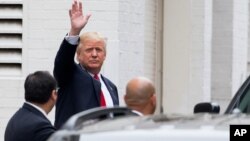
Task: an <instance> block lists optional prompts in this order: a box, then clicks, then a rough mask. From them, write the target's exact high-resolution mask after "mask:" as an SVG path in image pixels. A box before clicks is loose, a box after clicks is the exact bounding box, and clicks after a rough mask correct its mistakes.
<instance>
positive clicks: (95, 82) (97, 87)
mask: <svg viewBox="0 0 250 141" xmlns="http://www.w3.org/2000/svg"><path fill="white" fill-rule="evenodd" d="M78 66H79V68H80V69H81V70H82V72H83V73H86V75H87V76H89V77H90V78H91V80H92V83H93V86H94V90H95V95H96V98H97V100H98V103H100V92H101V83H100V82H99V81H98V80H95V78H93V77H92V76H91V75H90V74H89V73H88V71H87V70H86V69H85V68H84V67H83V66H82V65H80V64H78Z"/></svg>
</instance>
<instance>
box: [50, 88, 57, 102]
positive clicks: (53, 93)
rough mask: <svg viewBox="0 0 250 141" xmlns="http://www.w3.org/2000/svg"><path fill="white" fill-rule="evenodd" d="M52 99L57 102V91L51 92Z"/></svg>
mask: <svg viewBox="0 0 250 141" xmlns="http://www.w3.org/2000/svg"><path fill="white" fill-rule="evenodd" d="M51 99H52V100H53V101H56V100H57V91H56V90H53V91H52V92H51Z"/></svg>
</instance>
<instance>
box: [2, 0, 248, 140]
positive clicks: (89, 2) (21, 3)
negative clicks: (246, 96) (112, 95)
mask: <svg viewBox="0 0 250 141" xmlns="http://www.w3.org/2000/svg"><path fill="white" fill-rule="evenodd" d="M82 2H83V6H84V12H85V13H91V14H92V17H91V18H90V20H89V23H88V24H87V26H86V27H85V29H84V30H85V31H99V32H101V33H103V34H104V35H105V36H106V37H107V38H108V44H107V58H106V61H105V64H104V67H103V69H102V73H103V74H104V75H105V76H107V77H108V78H110V79H111V80H112V81H113V82H114V83H115V84H116V85H117V86H118V89H119V96H120V101H121V105H124V102H123V95H124V93H125V85H126V83H127V82H128V80H129V79H131V78H132V77H135V76H146V77H148V78H150V79H151V80H152V81H153V82H154V83H155V85H156V88H157V112H164V113H183V114H191V113H192V110H193V106H194V105H195V104H196V103H198V102H201V101H215V102H217V103H219V104H220V105H222V111H223V110H224V108H225V107H226V105H227V104H228V102H229V100H230V99H231V97H232V96H233V95H234V93H235V92H236V90H237V89H238V87H239V86H240V85H241V83H242V82H243V81H244V80H245V78H246V77H247V75H248V70H249V66H248V65H249V63H248V62H249V61H248V60H249V59H248V58H249V53H248V52H249V49H248V48H249V41H248V38H249V10H250V8H249V0H240V1H239V0H206V1H201V0H82ZM71 3H72V1H71V0H0V97H1V98H0V140H1V139H2V140H3V134H4V130H5V126H6V124H7V122H8V120H9V118H10V117H11V116H12V115H13V113H14V112H15V111H16V110H17V109H18V108H19V107H20V106H21V105H22V103H23V102H24V90H23V82H24V79H25V77H26V76H27V75H28V74H29V73H31V72H34V71H37V70H48V71H50V72H51V73H52V71H53V64H54V58H55V55H56V52H57V50H58V48H59V45H60V43H61V41H62V39H63V38H64V36H65V35H66V33H67V32H68V31H69V28H70V23H69V16H68V9H69V8H70V6H71ZM49 116H50V119H51V121H52V122H53V120H54V112H53V111H52V112H51V113H50V115H49Z"/></svg>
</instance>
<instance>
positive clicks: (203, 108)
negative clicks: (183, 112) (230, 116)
mask: <svg viewBox="0 0 250 141" xmlns="http://www.w3.org/2000/svg"><path fill="white" fill-rule="evenodd" d="M197 113H212V114H219V113H220V106H219V105H218V104H216V103H210V102H201V103H198V104H196V105H195V106H194V114H197Z"/></svg>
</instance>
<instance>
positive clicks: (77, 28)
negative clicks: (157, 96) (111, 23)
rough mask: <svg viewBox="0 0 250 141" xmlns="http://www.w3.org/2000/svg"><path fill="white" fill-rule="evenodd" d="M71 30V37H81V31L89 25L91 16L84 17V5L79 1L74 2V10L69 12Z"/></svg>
mask: <svg viewBox="0 0 250 141" xmlns="http://www.w3.org/2000/svg"><path fill="white" fill-rule="evenodd" d="M69 16H70V22H71V29H70V32H69V34H70V36H76V35H79V34H80V32H81V30H82V29H83V28H84V26H85V25H86V24H87V22H88V20H89V17H90V16H91V15H90V14H87V15H83V12H82V3H81V2H80V1H78V0H74V2H73V4H72V8H71V9H70V10H69Z"/></svg>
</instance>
